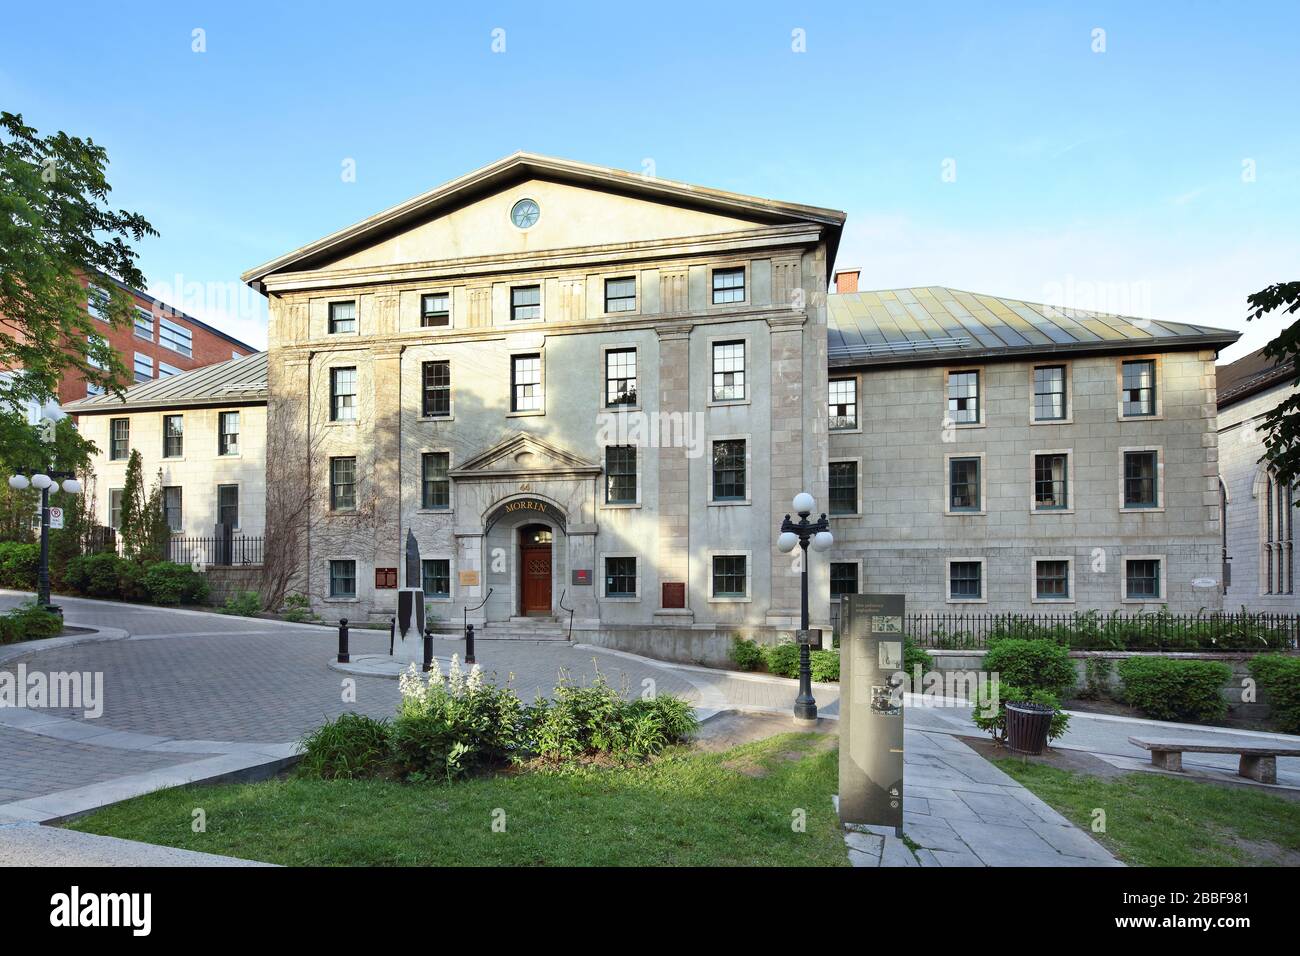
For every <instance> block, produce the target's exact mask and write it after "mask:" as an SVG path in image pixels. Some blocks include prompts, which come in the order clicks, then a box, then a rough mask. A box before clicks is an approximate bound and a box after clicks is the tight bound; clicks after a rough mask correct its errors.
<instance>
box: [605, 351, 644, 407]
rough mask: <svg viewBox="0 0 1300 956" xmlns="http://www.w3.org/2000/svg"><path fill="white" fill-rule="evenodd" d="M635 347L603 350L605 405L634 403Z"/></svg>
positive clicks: (635, 391)
mask: <svg viewBox="0 0 1300 956" xmlns="http://www.w3.org/2000/svg"><path fill="white" fill-rule="evenodd" d="M636 399H637V390H636V349H609V350H607V351H606V352H605V406H606V407H607V408H614V407H617V406H619V405H635V404H636Z"/></svg>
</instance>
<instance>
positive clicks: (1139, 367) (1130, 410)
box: [1120, 359, 1156, 418]
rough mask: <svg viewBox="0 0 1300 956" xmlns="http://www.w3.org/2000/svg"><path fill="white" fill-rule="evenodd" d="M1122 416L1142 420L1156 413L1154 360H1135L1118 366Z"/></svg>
mask: <svg viewBox="0 0 1300 956" xmlns="http://www.w3.org/2000/svg"><path fill="white" fill-rule="evenodd" d="M1120 387H1121V389H1122V390H1123V394H1122V398H1123V403H1124V404H1123V416H1124V417H1125V418H1142V417H1147V416H1151V415H1154V414H1155V413H1156V362H1155V359H1135V360H1134V361H1131V362H1124V363H1122V364H1121V366H1120Z"/></svg>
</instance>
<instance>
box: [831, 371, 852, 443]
mask: <svg viewBox="0 0 1300 956" xmlns="http://www.w3.org/2000/svg"><path fill="white" fill-rule="evenodd" d="M827 411H828V412H829V418H830V427H831V431H836V430H839V429H854V428H857V427H858V380H857V379H856V378H833V379H831V380H830V401H829V406H828V409H827Z"/></svg>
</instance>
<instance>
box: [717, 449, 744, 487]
mask: <svg viewBox="0 0 1300 956" xmlns="http://www.w3.org/2000/svg"><path fill="white" fill-rule="evenodd" d="M713 500H714V501H744V500H745V440H744V439H743V438H730V439H727V440H726V441H715V442H714V443H713Z"/></svg>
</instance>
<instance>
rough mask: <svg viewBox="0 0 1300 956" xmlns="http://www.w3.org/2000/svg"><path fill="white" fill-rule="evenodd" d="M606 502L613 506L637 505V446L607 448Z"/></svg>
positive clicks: (610, 446)
mask: <svg viewBox="0 0 1300 956" xmlns="http://www.w3.org/2000/svg"><path fill="white" fill-rule="evenodd" d="M605 501H606V503H607V504H611V505H630V504H636V446H635V445H609V446H607V447H606V448H605Z"/></svg>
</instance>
